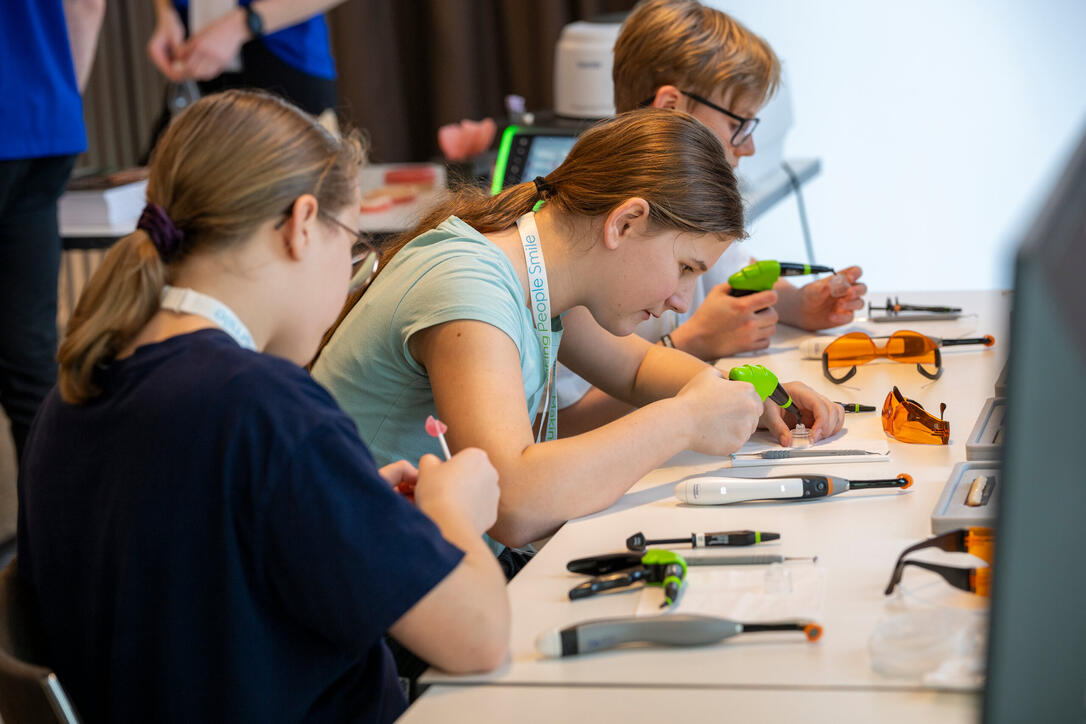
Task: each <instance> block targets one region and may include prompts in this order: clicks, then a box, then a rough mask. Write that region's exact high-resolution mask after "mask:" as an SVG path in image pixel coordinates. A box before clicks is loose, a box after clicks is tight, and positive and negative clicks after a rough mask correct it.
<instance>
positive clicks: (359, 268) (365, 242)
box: [317, 211, 381, 292]
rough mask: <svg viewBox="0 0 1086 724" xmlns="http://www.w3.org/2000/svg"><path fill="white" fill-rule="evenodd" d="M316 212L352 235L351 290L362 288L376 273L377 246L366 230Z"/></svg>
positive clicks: (377, 261)
mask: <svg viewBox="0 0 1086 724" xmlns="http://www.w3.org/2000/svg"><path fill="white" fill-rule="evenodd" d="M317 214H318V215H319V216H323V217H324V218H325V219H327V220H328V221H331V222H332V223H333V224H335V225H336V226H338V227H339V228H341V229H343V230H344V231H346V232H347V233H348V234H350V235H351V236H353V237H354V243H353V244H351V269H353V270H354V276H353V277H351V291H352V292H356V291H358V290H359V289H362V288H364V287H365V286H366V285H367V284H369V283H370V282H371V281H373V276H374V275H375V274H376V273H377V264H378V263H379V262H380V259H381V254H380V252H378V251H377V247H375V246H374V245H373V242H371V241H370V240H369V237H368V236H367V235H366V232H364V231H361V230H358V229H352V228H351V227H349V226H347V225H346V224H344V223H343V222H342V221H340V220H339V219H337V218H336V217H334V216H332V215H331V214H329V213H327V212H325V211H317Z"/></svg>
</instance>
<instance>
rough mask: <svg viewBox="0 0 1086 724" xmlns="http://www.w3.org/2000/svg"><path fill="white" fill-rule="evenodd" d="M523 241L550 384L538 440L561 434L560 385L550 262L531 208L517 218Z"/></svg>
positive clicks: (532, 304) (545, 393)
mask: <svg viewBox="0 0 1086 724" xmlns="http://www.w3.org/2000/svg"><path fill="white" fill-rule="evenodd" d="M517 231H519V232H520V243H521V245H523V246H524V263H525V264H526V265H527V267H528V299H529V302H530V308H531V313H532V326H533V327H534V328H535V336H536V338H538V339H539V346H540V347H541V348H542V349H543V366H544V367H545V368H546V370H547V384H546V386H545V387H544V388H543V400H544V402H543V422H542V423H541V424H540V426H539V432H538V433H536V436H535V439H536V442H544V441H547V440H554V439H556V438H557V437H558V386H557V385H556V384H554V367H555V363H556V361H557V360H555V357H554V344H553V340H554V332H553V330H552V329H551V298H550V291H549V287H548V286H547V266H546V264H544V263H543V248H542V247H541V246H540V244H539V229H537V228H536V225H535V214H534V213H532V212H531V211H529V212H528V213H527V214H525V215H524V216H522V217H520V218H519V219H517Z"/></svg>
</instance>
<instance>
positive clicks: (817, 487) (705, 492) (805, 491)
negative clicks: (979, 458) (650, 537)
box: [675, 474, 913, 505]
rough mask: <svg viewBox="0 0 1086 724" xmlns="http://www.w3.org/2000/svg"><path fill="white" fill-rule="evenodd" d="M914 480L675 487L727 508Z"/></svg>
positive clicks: (685, 495)
mask: <svg viewBox="0 0 1086 724" xmlns="http://www.w3.org/2000/svg"><path fill="white" fill-rule="evenodd" d="M912 483H913V479H912V478H911V477H910V476H908V475H905V474H901V475H899V476H898V477H896V478H892V479H890V480H855V481H849V480H846V479H845V478H842V477H839V476H837V475H793V476H788V477H778V478H726V477H722V476H714V475H710V476H706V477H700V478H690V479H689V480H683V481H681V482H679V483H678V484H676V485H675V497H676V498H678V499H679V500H681V501H682V502H684V503H689V504H691V505H723V504H727V503H742V502H743V501H746V500H807V499H810V498H824V497H826V496H827V495H837V494H838V493H843V492H845V491H846V490H850V489H858V488H907V487H909V486H910V485H912Z"/></svg>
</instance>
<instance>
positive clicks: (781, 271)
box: [728, 259, 834, 297]
mask: <svg viewBox="0 0 1086 724" xmlns="http://www.w3.org/2000/svg"><path fill="white" fill-rule="evenodd" d="M823 273H830V274H833V273H834V270H833V269H831V268H830V267H828V266H818V265H816V264H797V263H794V262H790V261H775V260H773V259H763V260H762V261H756V262H754V263H753V264H750V265H748V266H745V267H743V268H742V269H740V270H739V271H737V272H736V273H735V274H732V275H731V276H730V277H728V284H729V285H730V286H731V288H732V290H731V292H729V294H731V295H732V296H733V297H745V296H746V295H748V294H756V293H757V292H764V291H766V290H768V289H772V288H773V285H774V284H776V283H777V280H778V279H780V278H781V277H798V276H803V275H805V274H823Z"/></svg>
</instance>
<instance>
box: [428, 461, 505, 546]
mask: <svg viewBox="0 0 1086 724" xmlns="http://www.w3.org/2000/svg"><path fill="white" fill-rule="evenodd" d="M498 494H499V489H498V471H497V470H496V469H495V468H494V466H493V465H491V464H490V458H489V457H487V454H486V453H485V452H483V451H482V450H480V449H479V448H465V449H464V450H461V451H460V452H458V453H456V454H455V455H453V456H452V457H451V458H450V459H449V460H448V461H447V462H441V461H440V460H439V459H438V458H437V456H436V455H423V456H422V459H421V460H419V470H418V478H417V480H416V482H415V503H416V505H418V506H419V508H420V509H421V510H422V511H423V512H424V513H426V514H427V515H429V516H430V517H431V518H433V519H434V520H440V518H441V517H442V516H447V515H453V516H456V517H459V518H462V519H466V520H467V522H469V523H470V524H471V526H472V527H473V528H474V529H475V531H476V532H477V533H478V534H479V535H482V534H483V533H485V532H486V531H487V530H489V529H490V527H491V526H493V525H494V521H496V520H497V519H498Z"/></svg>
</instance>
